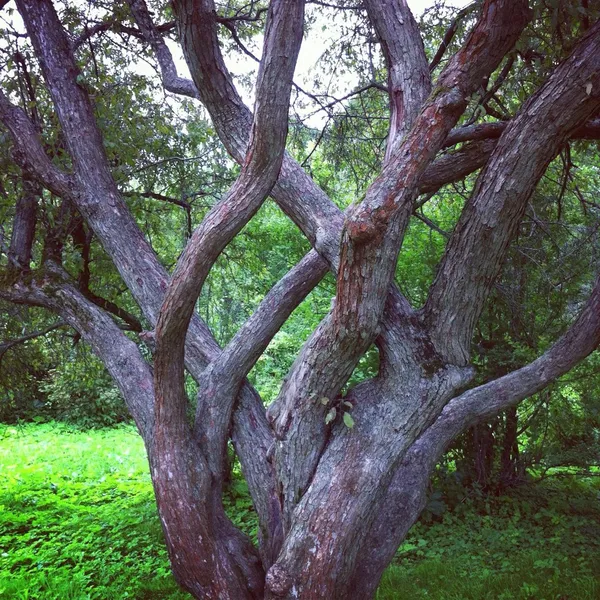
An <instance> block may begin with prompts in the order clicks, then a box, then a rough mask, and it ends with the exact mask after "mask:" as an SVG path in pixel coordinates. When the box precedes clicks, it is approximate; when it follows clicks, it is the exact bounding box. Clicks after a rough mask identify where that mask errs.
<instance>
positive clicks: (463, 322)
mask: <svg viewBox="0 0 600 600" xmlns="http://www.w3.org/2000/svg"><path fill="white" fill-rule="evenodd" d="M599 34H600V23H598V24H596V26H594V27H593V28H592V29H591V30H590V33H589V34H588V35H586V37H585V38H584V39H583V40H582V41H581V42H580V43H579V44H578V46H577V48H576V49H575V51H574V53H573V54H572V55H571V56H570V57H569V58H568V59H567V60H566V61H565V62H564V63H563V64H562V65H561V66H559V67H558V68H557V69H556V71H555V72H554V73H553V75H552V76H551V77H550V79H549V80H548V82H547V83H546V84H545V85H544V86H543V87H542V88H541V89H540V90H539V91H538V92H537V93H536V94H535V95H534V96H533V97H532V98H531V99H530V100H529V101H528V102H527V103H526V104H525V105H524V106H523V108H522V109H521V111H520V112H519V115H518V116H517V117H515V118H514V119H513V120H512V121H511V122H510V123H509V125H508V126H507V128H506V130H505V131H504V133H503V134H502V137H501V139H500V141H499V142H498V145H497V146H496V149H495V150H494V153H493V155H492V157H491V159H490V160H489V162H488V164H487V166H486V168H485V169H484V170H483V171H482V172H481V174H480V175H479V178H478V181H477V184H476V186H475V189H474V191H473V194H472V196H471V198H470V199H469V201H468V203H467V204H466V206H465V209H464V210H463V214H462V215H461V218H460V220H459V222H458V225H457V226H456V229H455V232H454V234H453V236H452V239H451V241H450V243H449V244H448V247H447V249H446V253H445V256H444V258H443V260H442V263H441V265H440V268H439V269H438V274H437V277H436V279H435V281H434V283H433V285H432V287H431V291H430V296H429V299H428V300H427V303H426V306H425V315H424V318H425V321H426V322H427V323H428V324H429V325H430V327H431V328H432V331H433V339H434V343H435V344H436V347H437V349H438V351H439V352H440V353H441V354H442V355H443V356H444V357H445V358H446V360H448V361H450V362H454V363H455V364H467V362H468V357H469V348H470V341H471V336H472V332H473V328H474V326H475V323H476V322H477V319H478V318H479V315H480V313H481V310H482V307H483V304H484V302H485V299H486V298H487V296H488V294H489V291H490V289H491V286H492V284H493V282H494V279H495V278H496V276H497V274H498V271H499V269H500V267H501V265H502V262H503V260H504V256H505V255H506V252H507V250H508V246H509V243H510V241H511V239H512V238H513V236H514V235H515V233H516V230H517V226H518V223H519V221H520V219H521V217H522V214H523V212H524V210H525V207H526V204H527V200H528V199H529V197H530V195H531V194H532V193H533V190H534V189H535V186H536V184H537V182H538V180H539V179H540V177H541V176H542V174H543V173H544V171H545V170H546V167H547V165H548V164H549V162H550V161H551V160H552V159H553V158H554V157H555V156H556V155H557V153H558V152H559V151H560V149H561V147H562V146H563V144H564V143H565V142H566V141H567V139H568V138H569V136H570V135H571V133H572V132H574V131H576V130H577V129H578V128H579V127H580V126H581V125H582V124H583V123H585V122H586V120H587V119H589V117H590V116H592V115H594V114H595V112H596V111H597V110H598V108H599V107H600V75H599V71H598V56H600V35H599ZM483 248H485V252H482V251H481V250H482V249H483Z"/></svg>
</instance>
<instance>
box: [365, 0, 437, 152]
mask: <svg viewBox="0 0 600 600" xmlns="http://www.w3.org/2000/svg"><path fill="white" fill-rule="evenodd" d="M365 7H366V9H367V13H368V15H369V18H370V20H371V23H372V24H373V26H374V27H375V31H376V32H377V37H378V38H379V41H380V42H381V48H382V51H383V54H384V57H385V61H386V64H387V69H388V88H389V90H388V91H389V95H390V128H389V134H388V141H387V148H386V153H385V158H386V160H387V159H389V157H390V156H391V154H392V152H393V151H394V150H395V148H396V147H397V146H398V144H399V143H400V141H401V140H402V137H403V136H404V134H406V133H407V132H408V130H409V129H410V127H411V126H412V124H413V122H414V120H415V118H416V116H417V115H418V114H419V111H420V110H421V107H422V106H423V102H425V99H426V98H427V96H429V92H430V91H431V78H430V75H429V67H428V65H427V58H426V56H425V48H424V47H423V40H422V39H421V34H420V32H419V27H418V25H417V23H416V21H415V19H414V17H413V15H412V13H411V11H410V8H409V7H408V4H406V2H405V0H391V1H390V2H381V1H379V0H365Z"/></svg>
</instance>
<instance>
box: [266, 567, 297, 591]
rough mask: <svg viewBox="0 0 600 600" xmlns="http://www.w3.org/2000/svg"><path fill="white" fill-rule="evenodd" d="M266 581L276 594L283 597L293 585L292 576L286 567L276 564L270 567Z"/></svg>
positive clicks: (268, 587) (269, 588)
mask: <svg viewBox="0 0 600 600" xmlns="http://www.w3.org/2000/svg"><path fill="white" fill-rule="evenodd" d="M265 583H266V584H267V589H268V590H269V591H270V592H271V593H272V594H273V595H274V596H280V597H283V596H285V595H286V594H287V593H288V592H289V591H290V588H291V587H292V578H291V577H290V574H289V573H288V572H287V569H286V568H285V567H282V566H281V565H277V564H275V565H273V566H272V567H271V568H270V569H269V572H268V573H267V578H266V581H265Z"/></svg>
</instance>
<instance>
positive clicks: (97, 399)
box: [42, 353, 131, 429]
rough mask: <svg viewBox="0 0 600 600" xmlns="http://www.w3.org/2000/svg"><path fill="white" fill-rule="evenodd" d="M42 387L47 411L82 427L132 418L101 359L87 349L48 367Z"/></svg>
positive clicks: (91, 426) (89, 427) (88, 427)
mask: <svg viewBox="0 0 600 600" xmlns="http://www.w3.org/2000/svg"><path fill="white" fill-rule="evenodd" d="M42 391H43V392H45V394H46V403H45V406H44V412H45V414H46V415H48V416H50V417H52V418H54V419H57V420H60V421H64V422H66V423H70V424H72V425H76V426H78V427H81V428H82V429H92V428H95V427H111V426H113V425H116V424H118V423H123V422H126V421H129V420H130V418H131V417H130V416H129V412H128V411H127V407H126V406H125V402H124V401H123V398H122V396H121V393H120V392H119V390H118V389H117V387H116V386H115V384H114V382H113V381H112V379H111V378H110V376H109V375H108V373H107V372H106V370H105V369H104V367H103V366H102V363H100V361H99V360H98V359H97V358H96V357H95V356H94V355H92V354H89V353H88V354H87V356H86V357H85V358H84V359H81V358H79V360H76V361H74V362H67V363H63V364H61V365H60V366H58V367H57V368H56V369H53V370H51V371H50V373H49V380H48V382H47V383H46V384H45V385H43V386H42Z"/></svg>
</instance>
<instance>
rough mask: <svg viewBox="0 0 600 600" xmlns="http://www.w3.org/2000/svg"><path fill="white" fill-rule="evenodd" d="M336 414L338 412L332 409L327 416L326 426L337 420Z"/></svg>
mask: <svg viewBox="0 0 600 600" xmlns="http://www.w3.org/2000/svg"><path fill="white" fill-rule="evenodd" d="M336 414H337V410H336V409H335V408H332V409H331V410H330V411H329V412H328V413H327V415H326V416H325V425H329V423H331V421H333V420H334V419H335V416H336Z"/></svg>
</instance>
